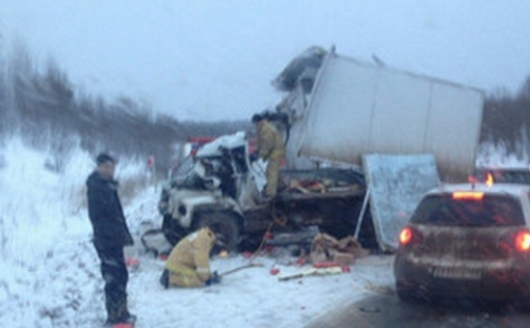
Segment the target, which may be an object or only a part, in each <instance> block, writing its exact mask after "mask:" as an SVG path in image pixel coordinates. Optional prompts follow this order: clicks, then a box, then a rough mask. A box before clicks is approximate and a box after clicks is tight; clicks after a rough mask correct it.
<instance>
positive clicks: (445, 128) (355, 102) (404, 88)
mask: <svg viewBox="0 0 530 328" xmlns="http://www.w3.org/2000/svg"><path fill="white" fill-rule="evenodd" d="M483 105H484V95H483V93H482V92H481V91H480V90H478V89H475V88H472V87H468V86H464V85H460V84H457V83H452V82H447V81H443V80H440V79H436V78H431V77H426V76H422V75H418V74H414V73H408V72H404V71H400V70H397V69H393V68H388V67H386V66H378V65H374V64H369V63H364V62H361V61H358V60H355V59H351V58H347V57H344V56H340V55H337V54H336V53H335V52H334V50H332V51H330V52H329V53H328V54H327V55H326V57H325V59H324V61H323V63H322V66H321V68H320V70H319V71H318V73H317V77H316V80H315V84H314V86H313V90H312V92H311V93H310V96H309V99H308V103H307V107H306V108H305V109H304V110H303V112H302V113H300V114H301V118H300V120H298V121H297V122H295V123H294V124H293V126H292V128H291V135H292V137H291V139H290V143H291V145H288V149H291V150H294V151H295V152H296V154H297V155H298V156H302V157H308V158H312V159H317V160H318V159H322V160H325V161H336V162H343V163H349V164H357V165H361V163H362V156H363V155H366V154H392V155H407V154H433V155H434V156H435V159H436V164H437V166H438V170H439V173H440V176H441V178H442V180H443V181H451V182H453V181H462V180H466V179H467V177H468V176H469V175H471V174H473V170H474V167H475V156H476V152H477V145H478V142H479V136H480V127H481V122H482V111H483Z"/></svg>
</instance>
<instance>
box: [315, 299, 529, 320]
mask: <svg viewBox="0 0 530 328" xmlns="http://www.w3.org/2000/svg"><path fill="white" fill-rule="evenodd" d="M488 307H489V309H488ZM491 309H492V305H487V304H478V303H476V302H475V303H472V302H466V301H455V300H453V301H445V302H443V303H442V304H438V305H426V304H421V303H418V304H407V303H403V302H401V301H399V299H398V298H397V297H396V296H394V295H391V296H390V295H374V296H371V297H368V298H365V299H363V300H361V301H359V302H355V303H350V304H344V305H342V306H340V307H338V308H335V309H334V310H332V311H330V312H327V313H325V314H324V315H322V316H321V317H318V318H316V319H315V320H313V322H311V323H310V324H309V325H308V326H306V327H307V328H321V327H327V328H346V327H356V328H372V327H377V328H379V327H383V328H384V327H390V328H399V327H407V328H414V327H421V328H430V327H433V328H434V327H436V328H439V327H443V328H448V327H451V328H452V327H455V328H465V327H472V328H479V327H480V328H483V327H485V328H488V327H530V312H529V311H526V312H525V311H524V310H522V309H517V308H515V307H514V306H505V307H503V308H502V310H491Z"/></svg>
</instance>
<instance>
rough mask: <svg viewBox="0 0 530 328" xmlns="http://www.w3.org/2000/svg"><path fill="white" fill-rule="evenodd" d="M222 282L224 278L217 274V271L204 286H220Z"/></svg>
mask: <svg viewBox="0 0 530 328" xmlns="http://www.w3.org/2000/svg"><path fill="white" fill-rule="evenodd" d="M221 280H222V277H221V276H220V275H219V274H218V273H217V271H214V273H213V274H212V275H211V277H210V279H208V280H206V281H205V282H204V284H205V285H206V286H211V285H215V284H220V283H221Z"/></svg>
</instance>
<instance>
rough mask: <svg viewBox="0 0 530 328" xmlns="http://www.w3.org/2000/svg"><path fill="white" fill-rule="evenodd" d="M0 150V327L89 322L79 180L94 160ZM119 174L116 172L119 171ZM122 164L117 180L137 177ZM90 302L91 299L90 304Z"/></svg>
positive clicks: (91, 294)
mask: <svg viewBox="0 0 530 328" xmlns="http://www.w3.org/2000/svg"><path fill="white" fill-rule="evenodd" d="M4 144H5V146H4V148H2V149H0V154H1V156H0V158H2V166H0V193H1V195H2V197H1V198H0V272H1V273H2V274H1V276H0V322H2V324H3V325H2V326H4V327H47V326H55V327H71V326H78V325H82V324H83V323H84V322H87V321H90V320H91V321H92V322H93V318H94V317H97V316H98V315H99V310H101V311H102V308H100V307H101V306H102V304H103V302H102V293H101V288H102V286H101V282H100V281H99V267H98V260H97V258H96V254H95V251H94V250H93V246H92V244H91V242H90V238H91V227H90V223H89V220H88V218H87V212H86V205H85V204H86V200H85V197H86V196H85V187H84V183H85V179H86V177H87V176H88V175H89V174H90V172H91V171H92V170H93V169H94V160H93V159H92V158H91V156H89V154H87V153H86V152H84V151H82V150H80V149H79V148H73V149H71V150H70V151H69V152H66V153H65V154H62V155H61V156H63V158H61V161H62V165H61V169H60V170H59V171H57V166H55V165H53V164H54V159H56V157H57V154H53V153H51V152H49V151H35V150H32V149H30V148H29V147H27V146H26V145H24V143H23V141H21V140H20V139H19V138H13V139H11V140H8V141H7V142H5V143H4ZM120 168H121V170H120ZM140 170H141V165H140V163H139V162H138V161H135V160H134V159H132V160H124V161H123V163H121V166H118V172H117V175H118V177H122V178H125V179H130V178H131V177H134V176H135V175H136V176H138V175H139V174H141V173H140V172H139V171H140ZM94 298H97V300H96V301H95V300H94Z"/></svg>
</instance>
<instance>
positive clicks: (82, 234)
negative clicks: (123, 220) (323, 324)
mask: <svg viewBox="0 0 530 328" xmlns="http://www.w3.org/2000/svg"><path fill="white" fill-rule="evenodd" d="M0 158H2V159H3V160H2V161H0V162H2V163H3V164H2V165H0V194H1V195H2V196H1V198H0V228H1V229H0V272H1V275H0V322H1V326H2V327H98V326H99V325H100V324H101V323H102V321H103V320H104V317H105V312H104V301H103V282H102V279H101V277H100V273H99V265H98V263H99V262H98V259H97V256H96V253H95V251H94V249H93V246H92V244H91V241H90V235H91V227H90V224H89V221H88V218H87V214H86V209H85V207H84V204H83V200H84V197H85V195H84V180H85V178H86V176H87V175H88V174H89V173H90V171H91V170H92V169H93V162H92V159H91V158H90V157H89V156H88V155H87V154H86V153H84V152H82V151H72V152H71V153H70V155H69V156H68V157H67V158H66V159H65V165H64V170H63V171H62V172H60V173H55V172H53V171H51V170H50V169H47V168H46V163H47V162H48V167H49V166H50V165H49V161H50V155H49V154H47V153H46V152H42V151H34V150H31V149H30V148H28V147H26V146H25V145H23V143H22V142H21V141H20V140H18V139H13V140H10V141H8V142H7V143H6V144H5V146H4V147H0ZM120 165H121V167H120V166H119V167H118V168H119V169H121V170H120V171H118V177H119V178H121V179H122V180H123V179H128V178H130V177H131V176H134V175H141V174H142V167H141V166H140V165H139V164H136V163H135V162H134V161H133V162H130V163H128V162H127V161H122V162H120ZM157 200H158V193H157V192H156V191H155V190H154V188H152V187H150V188H146V189H145V190H143V191H142V192H139V193H138V194H137V195H136V197H135V198H134V199H133V200H132V201H129V202H127V204H128V205H127V206H126V207H125V212H126V216H127V218H128V222H129V225H130V227H131V230H132V232H133V233H135V234H138V233H139V231H140V230H141V229H142V228H143V227H144V224H146V223H147V224H151V225H153V224H154V225H158V224H159V222H160V221H159V220H160V218H159V217H158V214H157V211H156V204H157ZM136 246H137V248H136V249H132V250H128V253H129V254H132V255H136V256H139V258H140V267H139V269H138V270H131V275H130V282H129V288H128V290H129V296H130V308H131V311H132V312H134V313H136V314H137V315H138V322H137V326H138V327H176V326H179V327H203V326H206V325H207V326H209V327H283V326H285V327H301V326H303V325H304V324H306V323H308V322H310V321H311V320H312V319H313V318H315V317H316V316H318V315H319V314H321V313H323V312H324V311H326V309H328V308H330V307H333V306H334V304H337V303H338V302H343V301H346V300H347V301H351V300H354V299H356V298H360V297H362V296H363V295H365V294H366V293H370V289H369V288H367V286H371V285H376V286H388V287H390V286H391V285H392V273H391V272H392V271H391V263H392V258H391V257H369V258H366V259H362V260H360V261H359V262H358V263H357V264H356V265H354V266H353V267H352V272H351V273H347V274H342V275H336V276H326V277H306V278H303V279H299V280H292V281H286V282H280V281H278V278H277V277H276V276H272V275H271V274H270V272H269V271H270V268H271V267H272V266H276V267H277V268H279V269H280V270H281V272H282V273H289V272H296V271H298V270H301V269H302V268H301V267H299V266H297V265H294V264H293V265H290V264H289V262H295V260H296V259H290V258H288V257H284V256H282V257H267V256H261V257H258V258H256V259H255V260H254V261H255V262H259V263H262V264H264V266H263V267H261V268H252V269H248V270H244V271H240V272H237V273H234V274H233V275H230V276H226V277H225V279H224V281H223V283H222V284H221V285H218V286H213V287H209V288H205V289H197V290H182V289H174V290H163V289H162V288H161V286H160V285H159V283H158V278H159V276H160V273H161V271H162V268H163V266H164V263H163V261H161V260H159V259H155V258H153V256H152V255H149V254H145V253H143V252H142V251H141V250H140V249H141V245H140V243H137V245H136ZM248 261H249V260H248V259H245V258H244V257H243V256H241V255H238V256H232V257H228V258H226V259H222V258H216V259H214V260H213V262H212V269H213V270H218V271H219V272H223V271H226V270H229V269H232V268H234V267H238V266H240V265H242V264H246V263H248Z"/></svg>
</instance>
